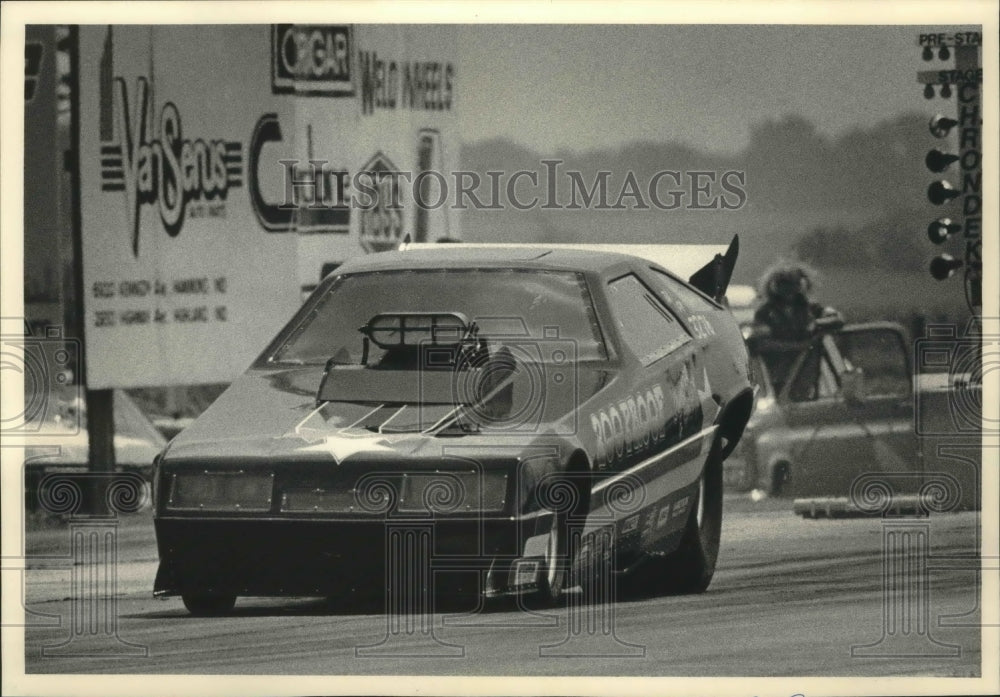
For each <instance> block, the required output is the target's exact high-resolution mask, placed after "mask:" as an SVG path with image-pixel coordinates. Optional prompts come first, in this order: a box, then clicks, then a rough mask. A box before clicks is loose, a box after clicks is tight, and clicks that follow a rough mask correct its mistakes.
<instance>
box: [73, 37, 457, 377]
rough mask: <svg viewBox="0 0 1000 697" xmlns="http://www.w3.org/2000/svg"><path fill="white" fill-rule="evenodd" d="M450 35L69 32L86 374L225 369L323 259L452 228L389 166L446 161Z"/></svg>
mask: <svg viewBox="0 0 1000 697" xmlns="http://www.w3.org/2000/svg"><path fill="white" fill-rule="evenodd" d="M452 36H453V30H452V29H450V28H448V27H404V26H395V27H393V26H388V27H375V26H351V25H273V26H269V25H242V26H211V27H207V26H114V27H91V26H86V27H81V30H80V37H81V46H80V56H81V61H80V62H81V65H80V85H81V95H80V111H81V121H80V123H81V138H80V143H81V148H80V149H81V152H80V170H81V188H82V193H81V208H82V224H83V263H84V291H85V293H84V296H85V300H84V303H85V305H84V307H85V314H86V318H85V319H86V330H85V337H86V342H87V346H86V349H87V377H88V380H87V381H88V386H89V387H90V388H91V389H101V388H109V387H139V386H157V385H181V384H198V383H207V382H225V381H228V380H231V379H232V378H233V377H234V376H235V375H237V374H238V373H239V372H241V371H242V370H244V369H245V368H246V367H247V365H248V364H249V363H250V362H251V361H252V360H253V358H254V357H255V356H256V355H257V354H258V353H259V352H260V351H261V350H262V349H263V347H264V346H265V344H266V343H267V341H268V340H269V339H270V338H271V337H272V336H273V335H274V334H275V332H276V331H277V330H278V329H279V328H280V326H281V325H282V324H283V323H284V322H285V321H287V319H288V318H289V317H290V316H291V314H292V312H293V311H294V310H295V308H296V307H297V305H298V303H299V302H300V297H301V288H302V286H304V285H310V284H315V283H316V282H317V281H318V279H319V277H320V273H321V270H322V269H323V268H324V267H326V268H330V267H332V266H335V265H336V264H338V263H340V262H343V261H344V260H345V259H347V258H349V257H351V256H355V255H358V254H363V253H366V252H376V251H381V250H384V249H389V248H393V247H395V246H396V245H397V244H398V242H399V241H400V240H401V239H402V238H403V236H404V235H405V234H407V233H409V234H410V235H411V237H412V238H414V239H420V240H434V239H439V238H440V237H445V236H449V237H455V236H457V235H456V230H455V228H456V221H455V219H454V217H453V216H454V215H455V212H454V211H452V210H447V208H446V207H442V208H440V209H437V210H424V211H420V210H418V207H417V206H415V205H414V201H413V200H412V191H413V188H412V186H410V185H409V184H407V183H406V181H405V179H403V178H401V177H399V176H396V173H398V172H406V173H408V174H409V175H410V176H411V177H412V174H413V173H416V172H419V171H420V169H429V168H433V169H434V170H435V171H437V172H448V171H452V170H454V169H455V168H456V165H457V161H456V158H457V154H458V153H457V145H458V144H457V142H453V141H451V140H450V138H451V133H453V132H457V128H454V127H453V123H454V102H453V100H454V85H455V83H454V76H455V64H454V60H453V58H452V52H453V50H454V41H453V40H452ZM445 143H446V144H447V145H448V147H444V144H445ZM373 194H374V195H373ZM394 202H395V205H394Z"/></svg>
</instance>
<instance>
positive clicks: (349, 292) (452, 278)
mask: <svg viewBox="0 0 1000 697" xmlns="http://www.w3.org/2000/svg"><path fill="white" fill-rule="evenodd" d="M417 312H424V313H426V312H437V313H460V314H461V315H463V316H464V317H466V318H468V319H469V320H470V321H471V322H474V323H475V326H476V329H477V330H478V336H479V337H480V338H482V339H486V340H487V341H490V342H496V343H500V344H502V343H503V342H504V341H511V342H517V343H519V344H524V343H525V342H534V341H537V342H544V341H547V340H549V341H551V340H558V341H561V342H566V341H567V340H568V341H570V342H572V343H573V345H574V348H575V353H576V359H577V360H605V359H606V357H607V354H606V352H605V347H604V343H603V341H602V339H601V332H600V328H599V326H598V323H597V316H596V314H595V313H594V309H593V305H592V302H591V298H590V293H589V292H588V290H587V286H586V282H585V281H584V278H583V275H582V274H578V273H575V272H564V271H548V270H540V269H506V268H499V269H498V268H465V269H433V270H420V269H417V270H398V271H379V272H370V273H357V274H348V275H344V276H340V277H338V278H337V279H336V281H335V282H334V283H333V284H332V285H331V286H330V287H329V288H328V289H327V290H326V292H325V293H324V294H323V296H322V297H321V298H319V299H318V301H316V302H315V303H314V304H313V306H312V308H311V310H310V311H309V312H308V314H307V315H306V316H305V317H304V318H302V319H301V320H300V322H299V324H298V325H297V326H296V327H295V328H294V330H293V331H292V332H291V333H290V334H289V335H288V337H287V339H286V340H285V341H284V342H282V344H281V345H280V346H279V347H278V348H277V350H275V351H274V352H273V353H272V354H271V356H270V357H269V359H268V360H269V361H270V362H278V363H301V364H307V363H309V364H311V363H318V364H322V363H325V362H326V361H327V360H328V359H331V358H332V359H333V360H334V361H335V362H337V363H343V364H348V363H361V362H362V358H363V357H364V341H363V339H364V337H363V334H362V333H361V332H360V331H359V329H360V328H361V327H363V326H364V325H365V324H366V323H367V322H368V321H369V320H370V319H371V318H372V317H374V316H376V315H378V314H381V313H417ZM369 351H370V355H369V362H371V359H377V358H378V353H379V349H378V348H377V347H376V346H374V345H370V346H369ZM540 355H545V352H544V351H543V352H541V353H540Z"/></svg>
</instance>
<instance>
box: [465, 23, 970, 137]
mask: <svg viewBox="0 0 1000 697" xmlns="http://www.w3.org/2000/svg"><path fill="white" fill-rule="evenodd" d="M970 28H971V27H970ZM931 29H932V28H930V27H918V26H875V27H852V26H732V25H716V26H711V25H700V26H698V25H693V26H692V25H688V26H678V25H673V26H664V25H645V26H636V25H617V26H608V25H603V26H601V25H576V26H569V25H543V26H538V25H536V26H526V25H512V26H504V27H502V28H501V27H497V26H495V25H494V26H488V25H487V26H483V25H479V26H468V25H467V26H466V27H464V28H463V30H462V33H461V51H460V61H461V62H460V66H461V70H462V83H461V89H462V92H461V104H460V109H461V111H460V114H461V122H462V136H463V138H464V139H465V140H469V141H475V140H480V139H483V138H490V137H495V136H506V137H509V138H511V139H514V140H517V141H520V142H522V143H524V144H526V145H529V146H531V147H533V148H535V149H537V150H539V151H541V152H552V151H554V150H556V149H558V148H572V149H577V150H579V149H586V148H590V147H601V146H609V145H618V144H621V143H623V142H627V141H631V140H647V139H651V140H660V141H668V140H675V141H680V142H683V143H687V144H690V145H693V146H697V147H700V148H707V149H710V150H713V151H718V152H732V151H736V150H739V149H740V148H741V147H743V146H744V145H745V144H746V142H747V139H748V137H749V133H750V129H751V127H752V126H753V124H754V123H757V122H760V121H763V120H766V119H768V118H775V117H780V116H782V115H784V114H788V113H797V114H801V115H803V116H805V117H807V118H808V119H809V120H811V121H812V122H813V123H815V124H816V126H817V127H818V128H819V129H820V131H821V132H822V133H825V134H837V133H841V132H843V131H845V130H848V129H851V128H853V127H856V126H857V127H865V126H868V125H871V124H874V123H875V122H877V121H879V120H883V119H887V118H892V117H894V116H896V115H897V114H900V113H902V112H905V111H913V110H915V111H918V112H927V113H928V114H929V115H930V114H931V113H932V112H933V111H934V110H935V107H937V110H947V111H946V113H952V112H953V111H954V109H955V106H954V96H953V97H952V99H951V100H948V101H947V102H946V101H945V100H942V99H941V98H939V97H935V99H934V100H931V101H928V100H925V99H924V97H923V91H922V86H921V85H918V84H917V82H916V73H917V71H919V70H930V69H940V68H945V67H949V68H950V67H953V66H954V58H952V59H951V60H950V61H941V60H938V59H937V57H935V58H934V60H933V61H931V62H924V60H923V59H922V58H921V50H920V49H919V48H918V47H917V45H916V40H917V35H918V33H920V32H922V31H930V30H931ZM933 30H935V31H941V30H942V28H941V26H940V25H938V26H935V27H933Z"/></svg>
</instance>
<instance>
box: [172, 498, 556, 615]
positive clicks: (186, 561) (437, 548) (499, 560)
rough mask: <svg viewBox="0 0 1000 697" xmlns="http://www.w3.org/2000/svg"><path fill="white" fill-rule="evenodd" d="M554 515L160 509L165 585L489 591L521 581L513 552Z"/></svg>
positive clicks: (239, 589)
mask: <svg viewBox="0 0 1000 697" xmlns="http://www.w3.org/2000/svg"><path fill="white" fill-rule="evenodd" d="M551 522H552V516H551V515H546V514H540V515H533V516H526V517H522V518H510V517H507V518H496V517H494V518H487V517H480V518H476V517H474V516H472V517H463V518H461V519H431V518H427V519H420V518H413V519H405V520H403V519H400V520H394V519H391V518H380V519H340V520H322V519H315V518H311V519H306V518H298V519H289V518H268V519H254V518H231V517H227V518H207V517H201V518H190V517H165V516H164V517H159V518H157V520H156V521H155V527H156V538H157V546H158V549H159V554H160V566H159V570H158V572H157V575H156V582H155V586H154V593H155V594H156V595H180V594H204V593H218V594H235V595H262V596H281V595H289V596H295V595H299V596H305V595H327V596H329V595H336V594H338V593H344V592H351V591H361V590H378V591H380V592H381V591H385V592H391V591H392V590H393V589H394V588H395V589H399V588H401V587H402V586H404V585H408V586H409V587H412V584H413V583H414V579H417V581H416V582H417V583H418V584H422V585H424V586H426V587H433V588H435V589H438V590H439V589H443V588H451V589H455V590H461V591H472V592H475V593H482V594H485V595H491V596H492V595H503V594H507V593H511V592H516V591H517V590H523V589H524V588H530V586H525V587H523V588H521V589H517V588H515V587H514V586H513V585H512V584H513V581H514V578H515V574H514V573H513V568H514V562H515V561H516V560H517V559H519V558H520V557H521V556H522V554H523V552H524V550H525V548H526V545H527V542H528V540H529V539H531V538H533V537H535V538H537V537H539V536H541V535H547V534H548V531H549V528H550V526H551Z"/></svg>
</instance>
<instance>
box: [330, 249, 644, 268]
mask: <svg viewBox="0 0 1000 697" xmlns="http://www.w3.org/2000/svg"><path fill="white" fill-rule="evenodd" d="M636 261H639V263H648V262H643V261H642V260H641V259H639V258H638V257H634V256H632V255H630V254H618V253H615V252H604V251H601V252H597V251H589V250H579V249H556V248H552V249H547V248H497V247H492V248H489V247H457V246H456V247H452V246H451V245H448V244H441V246H440V247H436V248H434V249H413V250H408V251H405V252H378V253H377V254H369V255H366V256H361V257H355V258H353V259H350V260H348V261H346V262H344V264H343V265H341V266H340V267H338V268H337V270H336V271H335V272H334V273H335V274H337V275H340V274H344V273H356V272H361V271H388V270H394V269H437V268H441V269H449V268H450V269H461V268H469V267H477V266H480V267H482V266H498V267H504V266H513V267H516V268H532V269H550V270H560V271H567V270H571V271H584V272H597V273H601V272H605V271H611V270H616V269H618V268H620V267H622V266H623V265H626V264H629V265H630V264H634V263H635V262H636Z"/></svg>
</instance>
